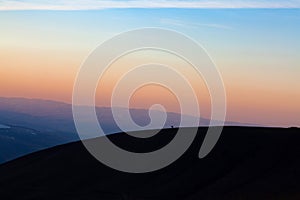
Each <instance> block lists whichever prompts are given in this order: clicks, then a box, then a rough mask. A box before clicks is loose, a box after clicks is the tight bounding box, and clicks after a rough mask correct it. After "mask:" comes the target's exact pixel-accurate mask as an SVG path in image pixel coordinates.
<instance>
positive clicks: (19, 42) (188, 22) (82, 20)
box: [0, 0, 300, 125]
mask: <svg viewBox="0 0 300 200" xmlns="http://www.w3.org/2000/svg"><path fill="white" fill-rule="evenodd" d="M7 2H8V1H3V0H2V1H1V0H0V9H1V10H2V11H0V27H1V32H0V36H1V37H0V51H1V54H0V66H1V67H0V73H1V82H0V96H24V97H29V98H44V99H54V100H59V101H66V102H70V99H71V95H72V87H73V85H72V84H73V81H74V77H75V76H76V73H77V70H78V68H79V67H80V64H81V63H82V61H83V60H84V59H85V58H86V57H87V56H88V54H89V53H90V52H91V51H92V50H93V49H94V48H95V47H97V46H98V45H99V44H100V43H101V42H103V41H105V40H107V39H109V38H111V37H112V36H114V35H116V34H119V33H121V32H124V31H128V30H132V29H136V28H143V27H161V28H168V29H172V30H176V31H179V32H181V33H184V34H186V35H187V36H189V37H191V38H193V39H194V40H196V41H197V42H199V43H200V44H201V45H202V46H203V47H204V48H205V49H206V50H207V51H208V53H209V55H210V56H211V57H212V59H213V60H214V62H215V63H216V64H217V66H218V68H219V70H220V72H221V74H222V76H223V79H224V82H225V85H226V88H227V91H228V93H227V95H228V102H229V103H230V106H231V107H230V106H229V108H228V109H229V110H230V112H229V117H230V119H231V120H234V121H244V122H250V123H259V122H264V123H266V124H286V125H287V124H290V123H293V124H300V121H299V113H300V105H299V102H300V90H299V85H300V79H299V75H300V55H299V52H300V40H299V35H300V9H298V8H295V7H298V2H299V1H275V2H276V4H274V1H255V2H261V3H260V4H256V5H257V6H256V7H259V6H260V8H251V9H249V8H246V7H247V5H246V4H245V2H246V3H247V1H243V2H244V4H243V7H242V6H241V4H234V5H235V6H236V7H238V6H237V5H239V7H242V8H243V9H240V8H239V7H238V8H230V9H224V7H225V6H226V5H229V4H228V3H230V2H232V1H222V2H223V4H222V5H221V4H218V5H217V6H216V4H214V5H215V7H214V8H217V9H204V8H203V7H202V8H201V9H199V8H193V9H187V8H162V7H168V5H170V3H169V2H170V1H159V2H160V3H159V4H160V8H149V7H147V5H146V4H145V6H144V7H143V8H130V7H134V6H133V5H134V4H133V3H134V2H133V3H132V4H131V6H127V8H123V9H119V8H117V7H118V6H116V4H107V5H110V8H107V9H104V8H101V9H96V8H98V7H97V5H93V3H91V4H88V3H84V2H87V1H84V2H83V1H80V2H81V4H80V5H81V6H80V7H76V10H74V7H73V8H72V7H70V6H71V5H70V3H64V5H61V7H59V9H58V7H55V5H53V3H51V2H50V1H47V2H48V3H40V2H42V1H26V2H31V3H21V2H22V1H10V2H14V5H13V6H12V4H10V3H7ZM55 2H56V1H55ZM64 2H67V1H64ZM68 2H69V1H68ZM72 2H73V3H74V1H72ZM76 2H79V1H76ZM88 2H95V1H88ZM97 2H100V1H97ZM101 2H102V1H101ZM114 2H117V3H119V2H124V1H114ZM142 2H143V1H142ZM172 2H173V1H172ZM185 2H186V1H185ZM194 2H195V1H190V5H192V3H194ZM201 2H204V1H201ZM210 2H211V1H210ZM215 2H216V1H215ZM235 2H237V1H235ZM239 2H241V1H239ZM251 2H252V5H253V1H251ZM272 2H273V3H272ZM163 3H164V4H163ZM248 3H249V1H248ZM262 3H263V4H262ZM287 3H288V4H289V5H290V6H289V7H293V8H286V7H287ZM49 4H50V5H49ZM61 4H63V3H61ZM67 4H68V5H67ZM87 4H88V5H89V6H92V7H93V8H94V9H92V10H86V9H85V8H86V7H84V6H83V5H87ZM98 4H99V3H98ZM162 4H163V5H164V6H163V5H162ZM271 4H272V5H271ZM3 5H5V6H3ZM129 5H130V4H129ZM175 5H176V2H175ZM177 5H178V6H179V4H177ZM197 5H198V7H200V6H199V5H200V4H199V3H198V4H197ZM230 5H232V7H233V4H232V3H231V4H230ZM258 5H259V6H258ZM262 5H264V6H262ZM274 5H276V6H275V7H276V8H273V7H274ZM41 6H42V7H41ZM53 6H54V7H53ZM128 7H129V8H128ZM140 7H142V5H140ZM169 7H171V6H169ZM227 7H228V6H227ZM248 7H249V5H248ZM262 7H267V8H262ZM46 8H48V9H46ZM44 74H47V77H44V76H43V75H44ZM14 80H23V82H22V83H21V84H18V85H17V84H16V83H15V81H14ZM41 81H42V82H43V83H44V84H40V82H41ZM53 82H55V83H57V84H59V87H54V86H53V85H52V84H53ZM278 113H280V115H281V117H276V116H277V114H278ZM270 116H274V117H272V118H270Z"/></svg>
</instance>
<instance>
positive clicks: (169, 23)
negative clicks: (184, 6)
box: [160, 18, 233, 30]
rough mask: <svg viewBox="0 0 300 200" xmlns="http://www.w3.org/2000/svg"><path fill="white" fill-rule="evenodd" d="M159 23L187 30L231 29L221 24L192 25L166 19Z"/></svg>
mask: <svg viewBox="0 0 300 200" xmlns="http://www.w3.org/2000/svg"><path fill="white" fill-rule="evenodd" d="M160 23H161V24H165V25H172V26H180V27H188V28H199V27H209V28H217V29H228V30H229V29H233V28H232V27H231V26H227V25H223V24H213V23H192V22H187V21H182V20H176V19H168V18H164V19H161V20H160Z"/></svg>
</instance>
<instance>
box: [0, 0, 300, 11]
mask: <svg viewBox="0 0 300 200" xmlns="http://www.w3.org/2000/svg"><path fill="white" fill-rule="evenodd" d="M107 8H300V0H56V1H50V0H0V10H94V9H107Z"/></svg>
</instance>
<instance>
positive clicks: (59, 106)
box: [0, 97, 249, 163]
mask: <svg viewBox="0 0 300 200" xmlns="http://www.w3.org/2000/svg"><path fill="white" fill-rule="evenodd" d="M117 109H124V108H117ZM96 112H97V115H98V120H99V123H100V124H101V126H102V128H103V130H104V132H105V133H107V134H110V133H116V132H120V131H121V130H120V128H119V127H118V125H117V124H116V123H115V121H114V119H113V115H112V111H111V108H109V107H97V108H96ZM157 112H160V111H157ZM130 113H131V115H132V118H133V120H134V121H135V122H136V123H137V124H139V125H147V124H148V123H149V122H150V118H149V115H148V110H145V109H130ZM188 117H190V118H195V117H192V116H188ZM180 119H181V115H180V114H178V113H170V112H169V113H167V120H166V123H165V125H164V127H165V128H168V127H171V126H174V127H176V126H179V124H180ZM209 122H210V120H208V119H205V118H201V119H200V123H199V126H207V125H208V124H209ZM225 124H226V125H237V126H241V125H247V124H241V123H236V122H225ZM248 125H249V124H248ZM5 126H8V127H11V128H10V129H7V128H6V127H5ZM152 128H158V127H152ZM28 132H34V133H37V134H36V135H35V134H28ZM87 137H88V136H87ZM13 138H14V139H13ZM77 140H79V137H78V135H77V133H76V128H75V125H74V121H73V115H72V105H71V104H66V103H62V102H57V101H50V100H41V99H25V98H4V97H0V144H1V146H0V148H1V152H0V163H2V162H5V161H7V160H11V159H14V158H16V157H19V156H21V155H24V154H27V153H30V152H33V151H37V150H40V149H43V148H48V147H51V146H55V145H58V144H63V143H68V142H71V141H77Z"/></svg>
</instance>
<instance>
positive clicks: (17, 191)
mask: <svg viewBox="0 0 300 200" xmlns="http://www.w3.org/2000/svg"><path fill="white" fill-rule="evenodd" d="M175 132H176V129H164V130H162V131H161V132H160V133H159V134H158V135H156V136H154V137H151V138H148V139H137V138H134V139H133V138H131V137H129V136H127V135H125V134H123V133H120V134H115V135H111V136H109V137H110V138H111V140H112V141H113V142H115V143H116V144H119V145H120V146H123V147H124V148H127V149H130V150H132V151H136V152H139V151H148V150H151V149H152V150H153V149H157V148H160V147H162V146H163V145H164V144H166V143H167V142H168V141H169V140H171V139H172V137H174V133H175ZM204 132H205V128H200V129H199V133H198V135H197V137H196V140H195V141H194V143H193V144H192V146H191V147H190V148H189V150H188V151H187V152H186V153H185V154H184V155H183V156H182V157H181V158H180V159H179V160H177V161H176V162H175V163H173V164H171V165H170V166H168V167H166V168H164V169H162V170H159V171H156V172H152V173H146V174H128V173H123V172H118V171H115V170H113V169H110V168H108V167H106V166H104V165H103V164H101V163H99V162H98V161H97V160H95V159H94V158H93V157H92V156H91V155H90V154H89V153H88V152H87V151H86V149H85V148H84V147H83V145H82V144H81V142H75V143H70V144H66V145H61V146H57V147H54V148H51V149H47V150H43V151H40V152H36V153H33V154H31V155H27V156H25V157H22V158H19V159H16V160H14V161H11V162H8V163H6V164H3V165H0V177H1V179H0V198H1V199H54V198H60V199H145V200H146V199H147V200H150V199H151V200H152V199H153V200H158V199H195V200H196V199H209V200H211V199H243V200H245V199H272V200H273V199H300V182H299V181H300V131H299V129H296V128H291V129H281V128H277V129H276V128H254V127H252V128H247V127H225V129H224V131H223V134H222V136H221V138H220V140H219V142H218V143H217V145H216V147H215V148H214V149H213V151H212V152H211V153H210V154H209V155H208V156H207V157H205V158H204V159H198V157H197V155H198V152H199V148H200V145H201V143H202V140H203V137H204V134H203V133H204ZM97 140H101V138H97Z"/></svg>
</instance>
